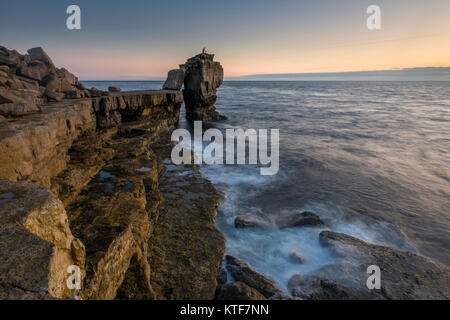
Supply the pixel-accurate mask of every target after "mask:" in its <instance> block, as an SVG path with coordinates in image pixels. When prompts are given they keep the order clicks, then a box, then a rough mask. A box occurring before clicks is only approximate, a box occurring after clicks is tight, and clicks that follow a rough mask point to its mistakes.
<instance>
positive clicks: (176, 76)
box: [163, 53, 226, 121]
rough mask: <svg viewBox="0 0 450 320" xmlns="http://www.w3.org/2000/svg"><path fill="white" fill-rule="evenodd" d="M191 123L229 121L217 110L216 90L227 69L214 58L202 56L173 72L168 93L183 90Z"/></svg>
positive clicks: (203, 54)
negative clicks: (197, 121) (198, 121)
mask: <svg viewBox="0 0 450 320" xmlns="http://www.w3.org/2000/svg"><path fill="white" fill-rule="evenodd" d="M183 83H184V89H183V96H184V102H185V105H186V117H187V119H188V120H190V121H195V120H202V121H218V120H223V119H226V117H224V116H222V115H220V114H219V113H218V112H217V111H216V108H215V106H214V103H215V102H216V100H217V95H216V90H217V88H218V87H220V86H221V85H222V83H223V68H222V66H221V65H220V62H217V61H214V55H213V54H207V53H201V54H198V55H196V56H195V57H193V58H190V59H188V60H187V62H186V63H185V64H184V65H180V68H179V69H175V70H171V71H169V74H168V77H167V80H166V82H165V83H164V87H163V89H164V90H181V87H182V86H183Z"/></svg>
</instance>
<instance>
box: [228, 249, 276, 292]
mask: <svg viewBox="0 0 450 320" xmlns="http://www.w3.org/2000/svg"><path fill="white" fill-rule="evenodd" d="M226 263H227V270H228V271H229V272H230V273H231V275H232V276H233V278H234V279H236V281H241V282H243V283H245V284H246V285H248V286H250V287H252V288H254V289H256V290H257V291H259V292H260V293H261V294H262V295H263V296H264V297H266V298H270V297H272V296H273V295H275V294H280V295H284V292H283V290H282V289H281V288H280V287H279V286H278V285H277V284H276V283H275V282H274V281H272V280H270V279H268V278H266V277H265V276H264V275H262V274H261V273H259V272H257V271H255V270H253V269H252V268H251V267H250V266H249V265H248V264H246V263H245V262H243V261H241V260H239V259H237V258H235V257H233V256H230V255H227V256H226Z"/></svg>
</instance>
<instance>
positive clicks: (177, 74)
mask: <svg viewBox="0 0 450 320" xmlns="http://www.w3.org/2000/svg"><path fill="white" fill-rule="evenodd" d="M185 76H186V70H185V68H184V67H182V68H180V69H174V70H170V71H169V73H168V75H167V80H166V82H165V83H164V85H163V90H178V91H179V90H181V88H182V87H183V83H184V78H185Z"/></svg>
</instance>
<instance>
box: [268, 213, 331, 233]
mask: <svg viewBox="0 0 450 320" xmlns="http://www.w3.org/2000/svg"><path fill="white" fill-rule="evenodd" d="M276 224H277V225H278V227H279V228H280V229H286V228H295V227H313V226H324V225H325V223H324V222H323V221H322V219H320V217H319V216H318V215H317V214H315V213H313V212H307V211H305V212H298V213H294V214H291V215H284V216H281V217H279V218H278V219H277V220H276Z"/></svg>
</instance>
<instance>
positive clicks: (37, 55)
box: [27, 47, 55, 68]
mask: <svg viewBox="0 0 450 320" xmlns="http://www.w3.org/2000/svg"><path fill="white" fill-rule="evenodd" d="M27 52H28V54H29V56H30V58H31V60H39V61H42V62H43V63H44V64H46V65H47V66H48V67H51V68H54V67H55V66H54V64H53V61H52V59H50V57H49V56H48V54H47V53H46V52H45V51H44V49H42V48H41V47H36V48H31V49H29V50H27Z"/></svg>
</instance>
